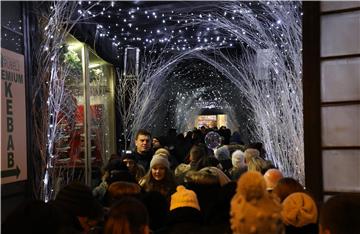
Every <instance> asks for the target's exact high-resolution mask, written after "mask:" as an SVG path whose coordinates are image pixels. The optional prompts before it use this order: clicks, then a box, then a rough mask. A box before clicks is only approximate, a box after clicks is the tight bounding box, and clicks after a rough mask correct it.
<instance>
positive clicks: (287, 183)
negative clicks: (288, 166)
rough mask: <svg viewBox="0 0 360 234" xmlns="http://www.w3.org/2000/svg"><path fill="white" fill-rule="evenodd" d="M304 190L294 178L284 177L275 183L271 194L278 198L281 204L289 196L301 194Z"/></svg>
mask: <svg viewBox="0 0 360 234" xmlns="http://www.w3.org/2000/svg"><path fill="white" fill-rule="evenodd" d="M304 190H305V189H304V187H303V186H302V185H301V184H300V183H299V182H298V181H297V180H295V179H294V178H291V177H284V178H281V179H280V180H279V181H278V182H277V184H276V186H275V188H274V189H273V191H272V192H273V194H274V195H276V196H278V197H279V198H280V201H281V202H282V201H283V200H284V199H285V198H286V197H287V196H289V195H290V194H292V193H295V192H303V191H304Z"/></svg>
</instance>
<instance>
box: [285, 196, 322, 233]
mask: <svg viewBox="0 0 360 234" xmlns="http://www.w3.org/2000/svg"><path fill="white" fill-rule="evenodd" d="M282 205H283V210H282V212H281V216H282V219H283V222H284V224H285V225H292V226H295V227H303V226H305V225H308V224H311V223H316V222H317V217H318V211H317V207H316V204H315V202H314V200H313V199H312V198H311V197H310V196H309V195H307V194H306V193H302V192H298V193H292V194H290V195H289V196H288V197H287V198H286V199H285V200H284V201H283V203H282Z"/></svg>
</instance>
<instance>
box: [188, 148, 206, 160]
mask: <svg viewBox="0 0 360 234" xmlns="http://www.w3.org/2000/svg"><path fill="white" fill-rule="evenodd" d="M206 156H207V154H206V149H205V147H204V145H203V144H197V145H193V146H192V147H191V149H190V161H192V162H198V161H199V160H200V159H201V158H204V157H206Z"/></svg>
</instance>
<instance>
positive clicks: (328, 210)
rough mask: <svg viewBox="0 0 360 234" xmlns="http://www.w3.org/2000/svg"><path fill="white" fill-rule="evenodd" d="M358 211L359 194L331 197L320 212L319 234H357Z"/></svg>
mask: <svg viewBox="0 0 360 234" xmlns="http://www.w3.org/2000/svg"><path fill="white" fill-rule="evenodd" d="M359 211H360V194H341V195H337V196H334V197H331V198H330V199H329V200H327V201H326V202H325V204H324V205H323V207H322V209H321V212H320V234H359V233H360V222H359V221H360V215H359Z"/></svg>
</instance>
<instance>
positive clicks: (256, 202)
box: [230, 171, 284, 234]
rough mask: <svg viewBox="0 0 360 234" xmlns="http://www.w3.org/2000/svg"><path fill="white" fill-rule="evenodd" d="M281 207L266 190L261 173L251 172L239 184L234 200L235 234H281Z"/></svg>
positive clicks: (232, 214) (232, 212) (231, 220)
mask: <svg viewBox="0 0 360 234" xmlns="http://www.w3.org/2000/svg"><path fill="white" fill-rule="evenodd" d="M280 212H281V204H280V203H279V202H278V201H277V200H276V199H275V198H274V197H273V196H272V195H271V194H269V193H268V192H267V191H266V183H265V180H264V178H263V176H262V175H261V173H260V172H257V171H248V172H246V173H244V174H243V175H242V176H241V177H240V179H239V180H238V182H237V188H236V194H235V196H234V197H233V199H232V200H231V211H230V215H231V218H230V223H231V229H232V231H233V233H234V234H244V233H257V234H282V233H283V231H284V227H283V224H282V220H281V213H280Z"/></svg>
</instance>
